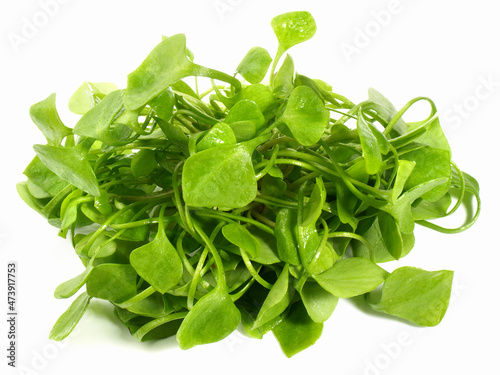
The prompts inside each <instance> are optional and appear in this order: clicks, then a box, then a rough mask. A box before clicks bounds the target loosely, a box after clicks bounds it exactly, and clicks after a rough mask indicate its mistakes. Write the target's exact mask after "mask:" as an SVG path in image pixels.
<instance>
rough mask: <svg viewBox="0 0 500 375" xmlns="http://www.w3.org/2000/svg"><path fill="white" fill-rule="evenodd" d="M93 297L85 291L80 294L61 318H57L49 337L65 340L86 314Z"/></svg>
mask: <svg viewBox="0 0 500 375" xmlns="http://www.w3.org/2000/svg"><path fill="white" fill-rule="evenodd" d="M91 299H92V297H90V296H89V295H88V294H87V293H85V292H83V293H82V294H80V295H79V296H78V297H77V298H76V299H75V300H74V301H73V303H72V304H71V305H70V307H69V308H68V309H67V310H66V311H65V312H64V313H63V314H62V315H61V316H60V317H59V319H57V322H56V323H55V324H54V327H52V330H51V331H50V333H49V339H51V340H55V341H61V340H64V339H65V338H66V337H67V336H68V335H69V334H70V333H71V332H72V331H73V329H74V328H75V327H76V325H77V324H78V322H79V321H80V319H81V318H82V316H83V314H85V311H86V310H87V307H88V305H89V302H90V300H91Z"/></svg>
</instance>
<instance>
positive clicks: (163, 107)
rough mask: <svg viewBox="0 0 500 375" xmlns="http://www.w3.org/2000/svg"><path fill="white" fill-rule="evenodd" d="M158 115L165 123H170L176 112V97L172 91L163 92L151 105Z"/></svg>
mask: <svg viewBox="0 0 500 375" xmlns="http://www.w3.org/2000/svg"><path fill="white" fill-rule="evenodd" d="M149 105H150V106H151V108H153V110H154V111H155V113H156V115H157V116H158V117H159V118H161V119H162V120H163V121H170V118H171V117H172V114H173V112H174V105H175V96H174V93H173V92H172V90H170V89H167V90H164V91H163V92H161V93H160V94H159V95H158V96H156V97H155V98H154V99H152V100H151V102H150V103H149Z"/></svg>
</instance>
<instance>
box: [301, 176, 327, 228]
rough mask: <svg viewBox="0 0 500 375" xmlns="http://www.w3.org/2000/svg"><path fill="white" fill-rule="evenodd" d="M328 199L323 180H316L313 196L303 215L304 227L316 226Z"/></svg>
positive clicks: (305, 206)
mask: <svg viewBox="0 0 500 375" xmlns="http://www.w3.org/2000/svg"><path fill="white" fill-rule="evenodd" d="M325 199H326V191H325V185H324V184H323V180H322V179H321V178H316V184H315V185H314V187H313V190H312V192H311V196H310V197H309V200H308V201H307V203H306V204H305V205H304V212H303V214H302V216H303V217H302V223H301V225H302V226H303V227H307V226H310V225H316V222H317V221H318V219H319V217H320V216H321V210H322V209H323V204H324V203H325Z"/></svg>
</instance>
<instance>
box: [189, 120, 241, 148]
mask: <svg viewBox="0 0 500 375" xmlns="http://www.w3.org/2000/svg"><path fill="white" fill-rule="evenodd" d="M234 144H236V137H235V134H234V132H233V129H231V127H230V126H229V125H227V124H225V123H223V122H219V123H217V124H215V125H214V126H213V127H212V128H211V129H210V130H209V131H208V132H207V133H206V134H205V135H204V136H203V138H202V139H201V141H200V142H199V143H198V144H197V145H196V150H197V151H203V150H206V149H208V148H211V147H218V146H220V145H234Z"/></svg>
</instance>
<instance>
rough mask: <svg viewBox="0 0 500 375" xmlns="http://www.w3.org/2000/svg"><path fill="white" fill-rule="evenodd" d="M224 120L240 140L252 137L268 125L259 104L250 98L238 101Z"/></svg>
mask: <svg viewBox="0 0 500 375" xmlns="http://www.w3.org/2000/svg"><path fill="white" fill-rule="evenodd" d="M224 122H225V123H226V124H228V125H229V126H230V127H231V129H233V132H234V135H235V136H236V139H237V141H238V142H241V141H247V140H249V139H252V138H253V137H254V136H255V135H256V134H257V133H259V132H260V131H261V130H262V129H263V128H264V126H265V125H266V119H265V117H264V115H263V114H262V111H261V110H260V108H259V106H258V105H257V104H256V103H255V102H254V101H252V100H248V99H244V100H240V101H238V102H236V104H234V105H233V106H232V107H231V109H230V110H229V112H228V114H227V116H226V118H225V120H224Z"/></svg>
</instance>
